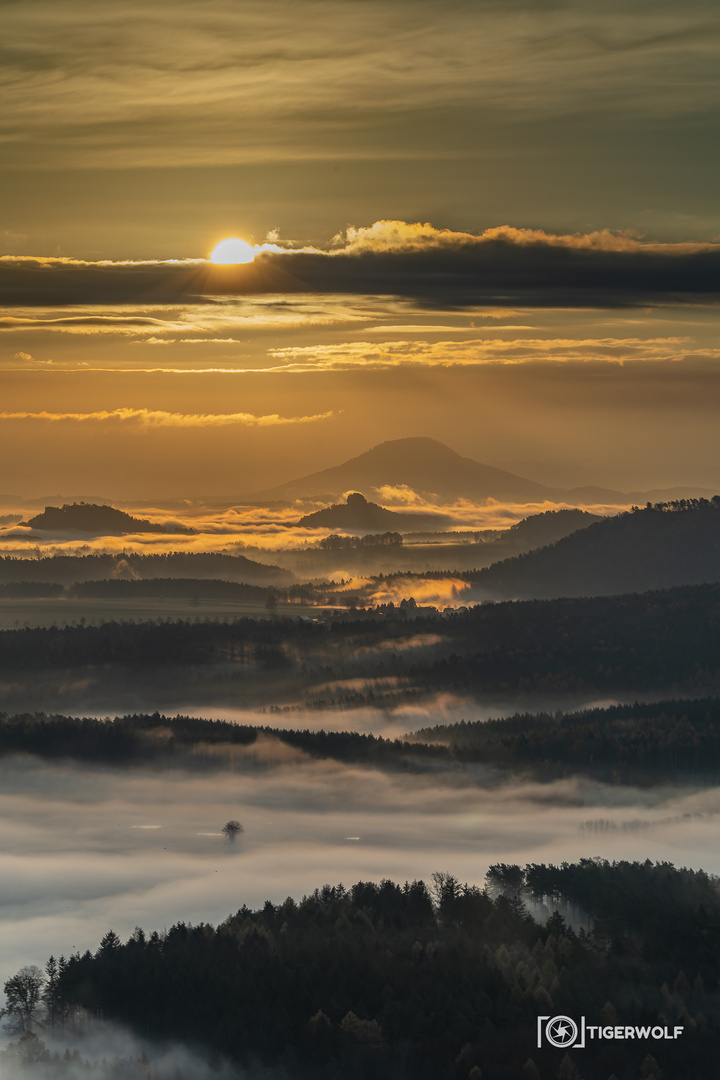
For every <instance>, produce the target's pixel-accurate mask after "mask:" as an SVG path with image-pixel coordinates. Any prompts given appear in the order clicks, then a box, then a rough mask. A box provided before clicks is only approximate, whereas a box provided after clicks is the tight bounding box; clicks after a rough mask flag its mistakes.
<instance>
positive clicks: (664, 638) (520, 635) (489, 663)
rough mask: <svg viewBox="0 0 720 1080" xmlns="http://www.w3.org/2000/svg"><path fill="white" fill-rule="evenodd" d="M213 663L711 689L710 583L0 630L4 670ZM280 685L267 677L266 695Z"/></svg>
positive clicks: (715, 665)
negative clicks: (543, 597) (282, 614)
mask: <svg viewBox="0 0 720 1080" xmlns="http://www.w3.org/2000/svg"><path fill="white" fill-rule="evenodd" d="M591 527H592V526H591ZM380 615H382V617H380ZM427 642H430V643H431V644H426V643H427ZM420 649H422V653H421V654H420V653H419V650H420ZM359 650H360V651H359ZM420 655H422V661H420V659H419V656H420ZM219 664H222V665H224V669H225V670H226V671H228V670H230V669H232V668H233V666H234V667H235V668H236V669H237V670H238V671H242V670H245V669H246V668H247V666H248V665H249V664H255V665H258V664H259V665H260V667H261V668H262V669H263V670H266V671H270V670H276V671H278V672H282V673H283V678H284V680H285V682H284V690H287V687H288V686H289V685H292V686H294V688H295V692H298V691H301V690H302V689H303V687H309V686H311V685H316V686H317V685H318V683H317V680H318V679H322V680H327V681H332V679H333V678H337V673H338V672H339V671H342V672H343V677H346V676H347V674H348V673H349V672H352V671H354V670H357V671H358V672H361V673H362V675H363V677H364V678H365V679H367V680H372V679H374V678H378V677H386V676H393V677H402V678H403V679H404V680H405V682H404V684H403V685H404V686H405V687H407V688H409V689H412V690H413V692H416V691H418V690H421V691H423V692H431V691H435V690H440V689H442V690H445V689H452V690H459V691H462V692H470V693H478V692H482V693H484V694H487V693H493V694H494V693H497V694H506V693H508V692H512V693H514V694H523V693H532V694H535V695H537V694H538V693H540V694H542V693H547V694H549V695H553V696H554V698H555V699H556V700H557V697H558V696H563V695H573V694H577V693H587V692H588V691H595V690H601V691H609V692H625V693H634V692H638V693H639V692H658V693H662V692H670V693H673V694H677V693H680V692H684V693H687V692H688V691H690V692H692V693H702V692H704V693H708V692H714V691H717V690H720V586H718V585H709V586H688V587H684V588H678V589H669V590H664V591H660V592H652V593H644V594H628V595H625V596H616V597H594V598H589V599H565V600H551V601H533V602H525V603H503V604H491V605H484V606H482V607H480V606H478V607H474V608H471V609H469V610H465V611H456V612H446V613H440V612H438V611H436V610H435V609H425V610H424V611H422V612H421V611H420V610H419V609H416V608H414V607H413V606H412V604H411V601H408V602H407V603H406V604H405V606H404V607H401V608H400V609H398V608H395V607H394V606H393V605H392V604H388V605H384V607H383V609H382V611H381V612H378V611H372V612H352V611H348V612H346V613H345V614H344V615H342V616H340V615H339V614H337V613H335V614H333V615H330V616H328V617H327V618H325V619H323V620H318V621H314V620H306V621H299V620H297V619H287V618H274V619H251V618H241V619H234V620H227V621H225V622H218V621H214V622H210V621H207V622H197V621H195V622H190V621H176V622H165V623H163V622H142V623H122V622H108V623H104V624H102V625H101V626H70V627H64V628H62V629H58V628H57V627H39V628H24V629H18V630H5V631H2V632H0V671H4V672H9V671H13V672H16V673H19V672H21V671H30V670H32V671H38V670H43V669H45V670H50V669H58V668H61V669H68V668H88V667H89V666H93V667H95V666H98V665H105V666H106V667H107V666H111V665H114V666H122V667H123V668H144V669H149V668H151V667H152V666H158V665H160V666H163V665H165V666H168V665H169V666H171V667H178V666H182V667H185V668H186V667H187V666H188V665H199V666H206V667H207V666H208V665H216V666H217V665H219ZM239 689H241V688H239ZM276 689H277V687H276V686H275V685H270V684H268V685H267V699H266V700H267V703H268V704H270V703H272V702H273V696H272V695H273V692H274V691H275V690H276ZM296 700H297V699H296ZM313 700H315V701H316V703H317V704H318V705H320V706H321V705H322V704H323V700H324V699H323V696H322V694H321V693H319V694H316V695H315V697H314V698H313ZM339 700H340V699H337V700H336V702H335V703H336V704H337V703H338V701H339ZM358 703H362V702H360V701H358Z"/></svg>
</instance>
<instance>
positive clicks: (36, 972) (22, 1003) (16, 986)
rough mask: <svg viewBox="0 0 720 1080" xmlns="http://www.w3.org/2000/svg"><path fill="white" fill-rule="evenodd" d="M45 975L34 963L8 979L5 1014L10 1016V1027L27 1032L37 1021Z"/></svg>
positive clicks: (16, 1030) (5, 988) (5, 987)
mask: <svg viewBox="0 0 720 1080" xmlns="http://www.w3.org/2000/svg"><path fill="white" fill-rule="evenodd" d="M44 987H45V976H44V975H43V973H42V971H41V970H40V968H39V967H36V966H35V965H34V964H32V965H30V966H29V967H24V968H20V970H19V971H18V973H17V975H13V976H12V978H10V979H8V980H7V982H6V983H5V986H4V987H3V989H4V990H5V997H6V999H7V1005H6V1008H5V1009H4V1010H3V1015H6V1016H9V1017H10V1025H9V1026H10V1027H11V1028H12V1030H14V1031H15V1032H26V1031H30V1030H31V1029H32V1026H33V1024H34V1023H36V1022H37V1014H38V1012H39V1009H40V1003H41V1002H42V997H43V989H44Z"/></svg>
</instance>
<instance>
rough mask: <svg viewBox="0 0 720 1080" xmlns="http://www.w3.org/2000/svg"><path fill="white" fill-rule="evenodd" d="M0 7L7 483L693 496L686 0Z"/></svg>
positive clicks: (717, 240) (703, 43)
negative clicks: (469, 460)
mask: <svg viewBox="0 0 720 1080" xmlns="http://www.w3.org/2000/svg"><path fill="white" fill-rule="evenodd" d="M1 10H2V17H3V46H2V50H0V78H2V80H3V87H4V97H5V100H6V101H7V102H8V103H9V105H8V106H7V107H6V108H4V109H3V111H2V114H0V144H1V145H2V153H1V154H0V299H1V302H2V309H1V310H0V453H2V460H3V462H4V466H5V469H4V479H3V481H2V483H0V489H2V491H4V492H11V493H15V494H18V495H24V496H40V495H43V494H46V493H47V494H50V493H58V494H65V495H68V496H69V495H80V494H85V495H87V494H94V495H101V496H103V497H105V498H147V499H153V498H161V497H167V498H171V497H172V498H179V497H186V496H188V497H190V496H192V497H195V496H201V495H213V494H214V495H218V494H223V495H225V494H227V495H234V494H242V493H244V492H249V491H252V490H256V489H261V488H265V487H268V486H270V485H272V484H275V483H279V482H281V481H283V480H287V479H290V478H292V477H293V476H298V475H301V474H303V473H305V472H311V471H314V470H316V469H320V468H323V467H326V466H329V465H334V464H337V463H338V462H340V461H342V460H344V459H346V458H348V457H350V456H352V455H354V454H357V453H360V452H362V451H363V450H365V449H367V448H368V447H370V446H371V445H373V444H375V443H377V442H380V441H384V440H387V439H393V438H402V437H405V436H412V435H427V436H432V437H433V438H436V439H440V440H441V441H443V442H446V443H448V445H450V446H452V447H453V448H454V449H456V450H458V451H460V452H461V453H463V454H466V455H468V456H471V457H474V458H476V459H477V460H480V461H485V462H487V463H490V464H500V465H503V466H505V467H507V468H511V469H513V470H514V471H517V472H519V473H521V474H523V475H528V476H531V477H532V478H533V479H538V480H545V481H547V482H549V483H558V484H564V483H567V484H568V485H572V484H582V483H601V484H606V485H609V486H615V487H619V488H621V489H632V488H638V487H643V486H664V485H671V484H692V485H697V486H718V487H720V466H717V465H716V462H717V461H718V450H720V435H719V434H718V428H719V427H720V425H718V424H717V419H716V418H717V406H718V397H719V390H720V383H719V381H718V375H717V370H718V359H719V357H720V340H719V338H718V313H717V307H716V299H717V294H718V286H719V285H720V213H719V212H718V206H717V196H716V190H717V185H716V176H717V162H716V158H717V155H718V146H720V140H718V138H717V132H716V130H715V129H716V127H717V115H718V98H720V81H719V80H718V78H717V71H718V59H719V57H718V52H719V50H720V33H719V31H720V16H718V13H717V8H716V7H715V6H714V5H711V4H709V3H707V2H705V0H693V2H690V3H686V4H683V5H682V6H681V5H679V4H678V3H676V2H672V3H671V2H662V0H654V2H653V3H650V2H649V0H638V2H637V3H635V4H633V5H627V4H622V3H620V2H615V0H610V2H608V3H604V4H602V5H597V4H591V3H589V2H572V3H563V2H557V3H555V2H542V3H540V2H533V0H520V2H514V0H505V2H503V3H500V2H495V0H472V2H465V0H451V2H446V3H443V4H442V5H441V4H439V3H437V2H436V0H303V3H302V4H298V3H297V2H296V0H293V2H290V0H264V2H262V3H260V2H254V0H247V2H244V3H243V4H237V3H234V2H229V0H209V2H207V3H204V4H203V5H201V6H200V5H196V4H190V3H185V2H182V0H174V2H173V3H170V2H157V0H150V2H146V3H143V4H139V3H137V4H136V3H132V2H127V0H121V2H119V3H117V4H115V5H101V4H97V3H95V2H91V0H68V2H67V3H63V4H57V3H56V2H50V0H24V2H23V3H17V2H12V0H4V2H3V3H2V4H1ZM229 236H239V237H242V238H244V239H246V240H247V241H249V242H250V243H252V244H253V245H255V246H256V249H257V255H256V258H255V261H254V262H252V263H250V264H247V265H244V266H230V267H224V266H215V265H214V264H212V263H210V262H208V256H209V253H210V252H211V250H212V249H213V247H214V246H215V245H216V244H217V243H218V242H219V241H220V240H222V239H224V238H226V237H229ZM0 493H1V492H0Z"/></svg>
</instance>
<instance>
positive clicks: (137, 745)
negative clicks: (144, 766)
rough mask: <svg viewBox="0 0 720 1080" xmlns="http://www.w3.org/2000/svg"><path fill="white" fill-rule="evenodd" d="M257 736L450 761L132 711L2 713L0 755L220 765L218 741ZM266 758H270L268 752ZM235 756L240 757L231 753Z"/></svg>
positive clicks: (391, 746) (332, 738)
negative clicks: (106, 714) (110, 714)
mask: <svg viewBox="0 0 720 1080" xmlns="http://www.w3.org/2000/svg"><path fill="white" fill-rule="evenodd" d="M260 735H265V736H271V737H272V738H274V739H277V740H278V742H279V743H284V744H285V745H288V746H293V747H295V748H297V749H299V750H303V751H304V752H305V753H307V754H309V755H311V756H312V757H316V758H335V759H337V760H339V761H347V762H354V763H359V764H365V765H371V766H381V767H385V768H395V769H396V768H402V769H412V768H419V767H421V764H422V762H423V761H447V762H450V760H451V758H450V755H449V753H448V751H447V749H446V748H445V747H443V746H431V745H423V744H416V743H415V742H411V741H405V740H402V739H384V738H383V737H382V736H380V735H370V734H368V735H365V734H359V733H357V732H348V731H329V732H328V731H309V730H305V731H296V730H284V729H278V728H273V727H269V726H266V725H259V724H258V725H249V724H234V723H230V722H229V721H224V720H200V719H197V718H195V717H190V716H174V717H168V716H163V715H161V714H160V713H154V714H152V715H147V714H132V715H127V716H119V717H116V718H115V719H114V720H110V719H103V720H98V719H94V718H88V717H73V716H62V715H58V714H45V713H36V714H25V715H23V714H20V715H16V716H6V715H0V757H4V756H7V755H9V754H18V753H24V754H34V755H36V756H38V757H43V758H48V759H57V758H74V759H76V760H79V761H94V762H103V763H105V764H109V765H112V764H117V765H127V764H129V765H132V764H136V763H152V764H156V765H163V764H168V765H176V766H181V767H186V766H188V765H194V766H208V767H212V768H222V767H224V766H226V765H227V763H228V761H229V760H230V758H231V754H230V752H229V753H228V755H227V757H223V754H222V749H223V747H228V749H229V750H230V748H232V750H233V751H235V750H236V748H237V747H241V746H246V747H251V746H252V744H253V743H254V742H255V741H256V740H257V738H258V736H260ZM266 749H267V748H266ZM266 757H267V759H268V760H270V759H271V753H270V752H269V750H267V753H266ZM232 760H234V761H237V755H236V754H235V753H233V754H232Z"/></svg>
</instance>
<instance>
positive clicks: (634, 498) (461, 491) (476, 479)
mask: <svg viewBox="0 0 720 1080" xmlns="http://www.w3.org/2000/svg"><path fill="white" fill-rule="evenodd" d="M386 486H388V487H403V486H405V487H408V488H411V489H412V491H415V492H417V493H418V494H420V495H425V496H428V495H436V496H439V498H440V499H441V500H443V501H445V502H453V501H455V500H456V499H470V500H475V501H478V502H481V501H484V500H485V499H498V500H499V501H502V502H517V503H530V502H544V501H545V500H546V499H547V500H550V501H553V502H564V503H569V504H570V505H571V506H584V505H589V504H592V503H598V504H601V503H604V504H608V505H611V506H612V505H616V506H629V505H630V504H632V503H645V502H648V501H653V502H656V501H660V500H669V499H677V498H693V497H696V496H697V497H701V496H709V495H712V494H713V492H710V491H707V490H706V489H704V488H691V487H673V488H658V489H656V490H653V491H630V492H624V491H616V490H614V489H613V488H605V487H595V486H583V487H575V488H571V489H565V488H558V487H550V486H548V485H546V484H540V483H538V482H537V481H535V480H527V479H525V478H524V477H522V476H517V475H516V474H515V473H511V472H507V471H506V470H505V469H496V468H494V467H493V466H491V465H482V464H481V463H480V462H478V461H474V460H473V459H472V458H467V457H462V455H461V454H458V453H456V452H455V451H454V450H451V449H450V447H449V446H445V444H444V443H441V442H438V440H437V439H428V438H420V437H418V438H409V439H391V440H389V441H388V442H383V443H380V444H379V445H378V446H373V447H372V449H371V450H367V451H366V452H365V453H364V454H359V455H358V456H357V457H354V458H350V460H349V461H345V462H343V463H342V464H341V465H334V466H332V467H331V468H329V469H322V470H320V472H315V473H311V474H310V475H309V476H301V477H300V478H299V479H297V480H290V481H288V482H287V483H285V484H278V486H277V487H274V488H269V489H266V490H263V491H257V492H253V493H252V494H248V495H246V496H245V497H246V498H247V499H248V500H250V501H252V502H266V501H267V502H284V501H288V500H293V499H301V500H302V499H308V500H310V499H315V500H317V499H320V500H322V501H324V502H331V501H334V502H337V501H338V499H340V498H342V497H343V496H344V494H345V492H347V491H353V490H356V491H364V492H366V493H368V494H369V493H371V492H372V491H373V490H375V491H379V489H380V488H382V487H386Z"/></svg>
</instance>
